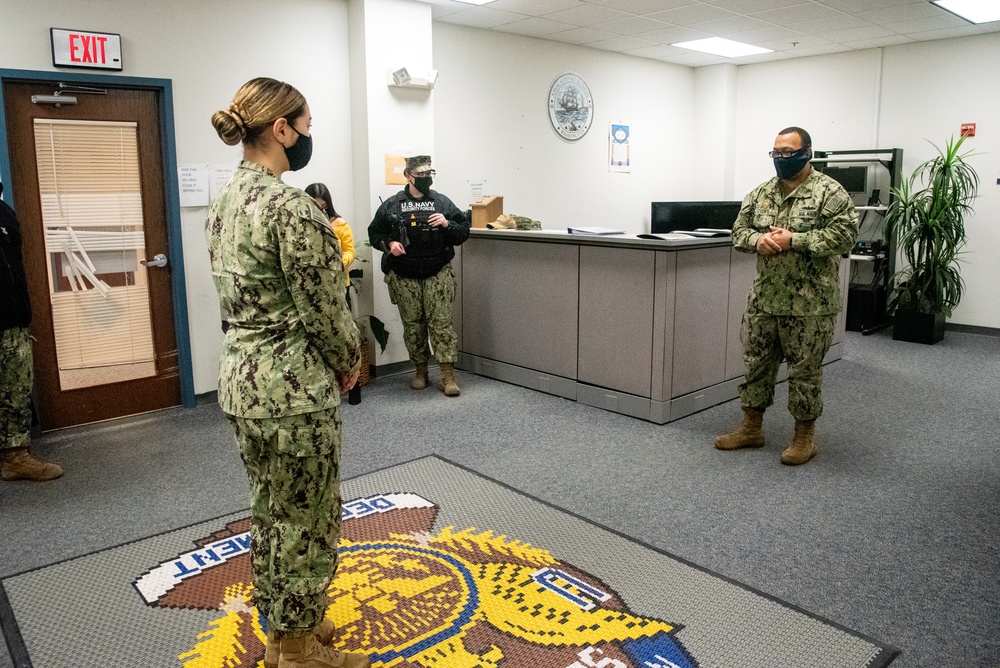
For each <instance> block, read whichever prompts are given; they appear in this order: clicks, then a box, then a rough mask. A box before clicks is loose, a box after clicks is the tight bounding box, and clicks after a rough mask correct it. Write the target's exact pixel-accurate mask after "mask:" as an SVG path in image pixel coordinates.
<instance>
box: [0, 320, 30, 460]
mask: <svg viewBox="0 0 1000 668" xmlns="http://www.w3.org/2000/svg"><path fill="white" fill-rule="evenodd" d="M32 373H33V369H32V362H31V337H30V336H29V335H28V329H27V328H26V327H14V328H12V329H7V330H4V331H3V333H2V336H0V451H3V450H9V449H11V448H26V447H28V444H29V442H30V440H31V385H32ZM2 460H3V457H2V456H0V461H2Z"/></svg>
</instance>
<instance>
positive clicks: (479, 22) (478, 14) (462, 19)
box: [441, 7, 528, 28]
mask: <svg viewBox="0 0 1000 668" xmlns="http://www.w3.org/2000/svg"><path fill="white" fill-rule="evenodd" d="M484 10H486V11H484ZM526 18H528V17H527V16H525V15H524V14H515V13H513V12H502V11H500V10H499V9H489V8H488V7H477V8H475V9H469V10H466V11H464V12H455V13H454V14H448V16H445V17H443V18H442V19H441V20H442V21H444V22H445V23H457V24H459V25H463V26H472V27H473V28H496V27H497V26H502V25H504V24H505V23H514V22H515V21H523V20H524V19H526Z"/></svg>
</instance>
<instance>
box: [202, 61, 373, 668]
mask: <svg viewBox="0 0 1000 668" xmlns="http://www.w3.org/2000/svg"><path fill="white" fill-rule="evenodd" d="M311 120H312V117H311V115H310V110H309V104H308V103H307V102H306V100H305V98H304V97H303V96H302V94H301V93H300V92H299V91H298V90H296V89H295V88H294V87H293V86H291V85H289V84H287V83H284V82H281V81H276V80H274V79H269V78H266V77H259V78H256V79H252V80H250V81H248V82H247V83H246V84H244V85H243V86H242V87H241V88H240V89H239V90H238V91H237V92H236V95H235V96H234V97H233V101H232V103H231V104H230V105H229V107H228V108H226V109H220V110H219V111H217V112H215V114H213V115H212V125H213V126H214V127H215V130H216V132H217V133H218V135H219V138H220V139H221V140H222V141H223V142H224V143H226V144H228V145H230V146H235V145H236V144H242V145H243V159H242V160H241V161H240V163H239V166H238V167H237V169H236V172H235V174H233V177H232V178H231V179H230V180H229V182H228V183H227V184H226V185H225V186H224V187H223V188H222V190H221V191H220V192H219V195H218V197H216V199H215V201H214V202H213V203H212V206H211V208H210V209H209V213H208V219H207V221H206V222H205V236H206V240H207V242H208V254H209V259H210V260H211V267H212V278H213V280H214V282H215V287H216V290H217V291H218V293H219V301H220V304H221V307H222V311H223V312H224V313H225V314H226V321H227V327H226V338H225V342H224V344H223V350H222V360H221V362H220V364H219V407H220V408H222V410H223V412H224V413H225V414H226V417H227V418H228V420H229V423H230V426H231V427H232V429H233V434H234V436H235V438H236V442H237V444H238V446H239V448H240V455H241V456H242V458H243V462H244V464H245V465H246V470H247V476H248V478H249V482H250V489H251V495H252V496H251V504H250V505H251V524H250V539H251V542H252V544H253V549H252V550H251V556H250V561H251V566H252V569H253V587H254V593H253V596H254V605H255V606H256V608H257V614H258V615H259V617H260V620H261V626H262V627H264V628H266V631H265V632H266V633H267V645H266V647H265V652H264V657H263V659H264V661H263V663H264V666H265V667H266V668H276V667H277V666H281V668H365V667H367V666H369V665H371V662H370V661H369V660H368V657H366V656H364V655H362V654H359V653H350V652H343V651H341V650H339V649H337V648H336V647H334V646H333V645H331V641H334V640H335V630H334V628H333V623H332V622H331V621H330V620H329V619H327V618H326V610H327V588H328V587H329V586H330V581H331V579H332V578H333V577H334V573H335V572H336V567H337V543H338V539H339V535H340V452H341V426H342V418H341V413H340V394H341V392H345V391H347V389H348V388H350V387H352V386H354V384H355V383H356V382H357V379H358V373H359V371H360V369H361V337H360V333H359V332H358V328H357V326H356V325H355V324H354V319H353V318H352V316H351V311H350V309H349V308H348V306H347V301H346V298H345V295H346V290H347V286H346V282H345V271H344V265H343V263H342V262H341V251H340V245H339V244H338V243H337V237H336V236H335V235H334V232H333V230H332V229H331V228H330V224H329V220H328V219H327V217H326V215H324V214H323V213H322V212H320V210H319V209H318V208H317V207H316V204H315V202H314V201H313V199H312V198H311V197H310V196H309V195H307V194H306V193H304V192H303V191H302V190H299V189H298V188H295V187H292V186H290V185H288V184H286V183H284V182H283V181H282V180H281V176H282V174H284V173H285V172H286V171H295V170H298V169H301V168H303V167H305V165H306V164H307V163H308V162H309V158H310V156H311V155H312V137H311V132H310V127H309V126H310V122H311Z"/></svg>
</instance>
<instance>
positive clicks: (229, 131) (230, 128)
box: [212, 105, 247, 146]
mask: <svg viewBox="0 0 1000 668" xmlns="http://www.w3.org/2000/svg"><path fill="white" fill-rule="evenodd" d="M234 107H235V105H230V107H229V109H226V110H220V111H217V112H215V113H214V114H212V125H213V126H214V127H215V131H216V132H217V133H218V135H219V139H221V140H222V141H223V142H224V143H225V144H226V145H228V146H235V145H236V144H239V143H240V142H241V141H243V139H244V137H246V136H247V126H246V121H245V120H244V119H243V116H242V115H240V113H239V112H238V111H237V110H235V109H234Z"/></svg>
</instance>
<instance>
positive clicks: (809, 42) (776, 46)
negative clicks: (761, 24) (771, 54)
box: [757, 35, 830, 51]
mask: <svg viewBox="0 0 1000 668" xmlns="http://www.w3.org/2000/svg"><path fill="white" fill-rule="evenodd" d="M829 44H830V40H828V39H823V38H822V37H816V36H815V35H799V36H797V37H792V38H791V39H775V40H772V41H770V42H761V43H759V44H757V46H762V47H764V48H765V49H773V50H775V51H791V50H804V49H807V48H810V47H814V46H828V45H829Z"/></svg>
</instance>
